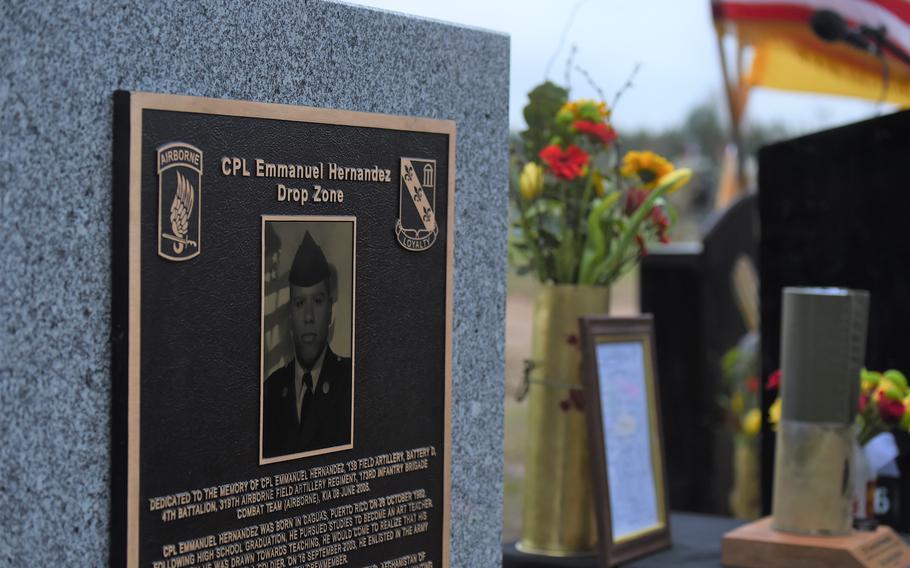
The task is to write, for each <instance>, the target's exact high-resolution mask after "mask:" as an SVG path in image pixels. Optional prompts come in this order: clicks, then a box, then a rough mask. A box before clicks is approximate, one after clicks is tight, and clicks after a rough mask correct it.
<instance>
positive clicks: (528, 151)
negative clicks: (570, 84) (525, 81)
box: [521, 81, 569, 158]
mask: <svg viewBox="0 0 910 568" xmlns="http://www.w3.org/2000/svg"><path fill="white" fill-rule="evenodd" d="M568 100H569V91H568V90H566V89H564V88H562V87H560V86H559V85H556V84H554V83H551V82H550V81H547V82H545V83H543V84H541V85H538V86H537V87H534V89H533V90H531V92H530V93H528V104H527V105H526V106H525V108H524V117H525V122H526V123H527V124H528V129H527V130H525V131H524V132H522V133H521V139H522V140H523V141H524V146H525V147H524V150H525V156H526V157H528V158H533V157H535V156H537V154H538V153H539V152H540V150H541V149H542V148H543V147H544V146H546V145H548V144H549V143H550V139H551V138H552V137H553V136H556V135H558V134H559V133H558V132H557V130H556V129H557V126H556V123H555V122H554V120H553V119H554V117H555V116H556V113H557V112H559V109H560V108H561V107H562V105H564V104H565V103H566V101H568Z"/></svg>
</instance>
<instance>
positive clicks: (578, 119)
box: [509, 82, 692, 286]
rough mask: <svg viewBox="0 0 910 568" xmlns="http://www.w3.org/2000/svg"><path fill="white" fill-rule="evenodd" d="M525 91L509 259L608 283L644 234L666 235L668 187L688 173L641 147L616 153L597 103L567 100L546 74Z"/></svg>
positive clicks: (561, 280) (570, 279)
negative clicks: (524, 126) (544, 79)
mask: <svg viewBox="0 0 910 568" xmlns="http://www.w3.org/2000/svg"><path fill="white" fill-rule="evenodd" d="M529 97H530V102H529V104H528V106H526V107H525V110H524V114H525V119H526V120H527V122H528V129H527V130H526V131H524V132H523V133H522V134H521V139H522V142H523V147H522V149H521V150H522V151H521V152H516V155H515V156H514V157H513V164H512V166H513V167H512V171H513V174H512V192H511V193H512V198H513V202H514V204H515V206H516V207H515V214H514V215H513V219H512V231H511V233H510V239H509V244H510V248H509V252H510V260H511V262H512V264H513V265H514V266H515V267H516V268H517V269H518V271H519V272H520V273H526V272H532V273H533V274H534V275H535V276H536V277H537V279H538V280H539V281H540V282H542V283H547V282H551V283H555V284H579V285H588V286H608V285H610V284H611V283H613V282H615V281H616V279H617V278H619V277H620V276H621V275H622V274H623V273H625V272H626V271H628V270H629V269H630V268H632V267H634V266H635V265H636V263H637V262H638V260H639V259H640V258H641V256H643V255H645V254H647V250H648V249H647V243H648V242H650V241H655V240H656V241H660V242H664V243H666V242H669V236H668V230H669V228H670V225H671V223H672V220H673V218H674V217H675V215H674V213H673V210H672V208H671V207H670V206H669V204H668V203H667V200H666V195H668V194H670V193H672V192H674V191H676V190H678V189H679V188H680V187H682V186H683V185H685V184H686V182H687V181H688V180H689V178H690V177H691V175H692V174H691V171H690V170H688V169H676V168H675V167H674V166H673V164H672V163H670V162H669V161H668V160H667V159H665V158H664V157H662V156H659V155H658V154H655V153H654V152H650V151H647V150H645V151H636V150H633V151H629V152H626V153H625V154H623V153H622V152H621V150H620V144H619V135H618V134H617V132H616V130H615V129H614V128H613V126H612V124H611V123H610V118H611V111H610V108H609V107H608V106H607V104H606V103H605V102H603V101H594V100H590V99H579V100H576V101H569V100H568V91H567V90H566V89H563V88H561V87H558V86H557V85H554V84H553V83H550V82H547V83H544V84H543V85H540V86H539V87H537V88H535V89H534V90H532V91H531V93H530V95H529ZM522 162H524V163H523V164H522Z"/></svg>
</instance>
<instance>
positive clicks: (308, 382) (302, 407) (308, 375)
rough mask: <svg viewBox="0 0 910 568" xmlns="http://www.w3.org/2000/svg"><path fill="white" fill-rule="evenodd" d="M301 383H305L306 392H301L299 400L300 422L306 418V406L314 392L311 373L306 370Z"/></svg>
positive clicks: (308, 404) (314, 387)
mask: <svg viewBox="0 0 910 568" xmlns="http://www.w3.org/2000/svg"><path fill="white" fill-rule="evenodd" d="M303 384H304V385H306V392H305V393H304V394H303V400H302V401H300V422H301V423H303V421H304V419H305V418H306V412H307V408H308V407H309V406H310V402H312V400H313V396H315V394H316V386H315V385H314V384H313V374H312V373H310V372H309V371H307V372H306V373H304V374H303Z"/></svg>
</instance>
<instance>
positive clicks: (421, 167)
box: [395, 158, 439, 251]
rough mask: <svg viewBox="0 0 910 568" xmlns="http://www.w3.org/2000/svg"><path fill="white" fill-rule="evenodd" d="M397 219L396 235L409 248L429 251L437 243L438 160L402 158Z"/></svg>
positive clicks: (401, 243)
mask: <svg viewBox="0 0 910 568" xmlns="http://www.w3.org/2000/svg"><path fill="white" fill-rule="evenodd" d="M398 191H399V195H398V221H397V222H396V223H395V235H396V236H397V237H398V243H399V244H400V245H401V246H403V247H404V248H406V249H408V250H413V251H421V250H427V249H428V248H430V247H431V246H433V243H434V242H436V235H437V234H438V233H439V227H438V226H437V225H436V160H425V159H422V158H401V181H400V186H399V190H398Z"/></svg>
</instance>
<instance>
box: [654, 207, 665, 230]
mask: <svg viewBox="0 0 910 568" xmlns="http://www.w3.org/2000/svg"><path fill="white" fill-rule="evenodd" d="M651 220H652V221H654V224H655V225H657V228H658V229H666V228H667V227H669V226H670V218H669V217H667V214H666V213H664V212H663V209H661V208H660V207H655V208H654V209H652V210H651Z"/></svg>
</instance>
